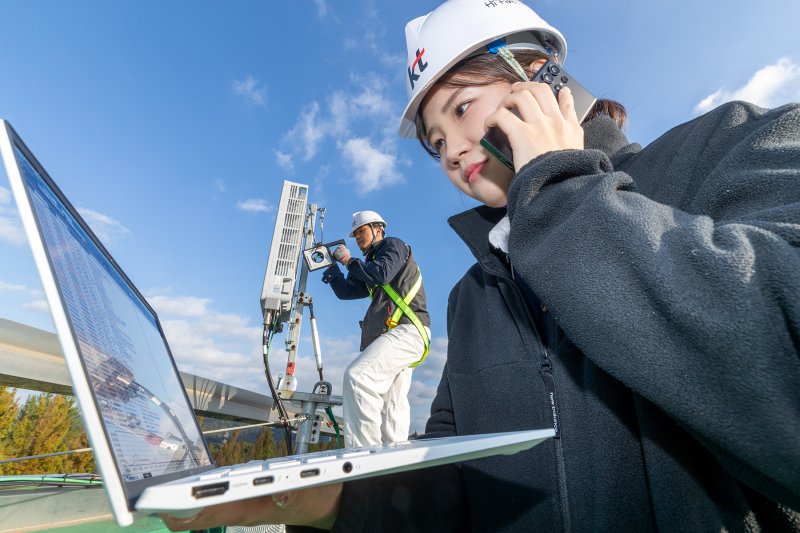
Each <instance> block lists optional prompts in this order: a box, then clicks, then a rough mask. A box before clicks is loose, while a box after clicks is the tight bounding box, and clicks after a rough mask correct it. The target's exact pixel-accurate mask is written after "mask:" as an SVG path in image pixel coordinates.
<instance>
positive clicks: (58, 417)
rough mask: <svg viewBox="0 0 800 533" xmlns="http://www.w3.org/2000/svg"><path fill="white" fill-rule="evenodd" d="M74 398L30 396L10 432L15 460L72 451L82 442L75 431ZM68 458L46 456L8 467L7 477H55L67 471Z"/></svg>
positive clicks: (63, 456)
mask: <svg viewBox="0 0 800 533" xmlns="http://www.w3.org/2000/svg"><path fill="white" fill-rule="evenodd" d="M77 414H78V412H77V408H76V407H75V399H74V398H72V397H68V396H60V395H54V394H39V395H34V396H30V397H28V400H27V401H26V402H25V404H24V405H23V406H22V409H20V411H19V416H18V417H17V419H16V423H15V424H14V426H13V428H12V430H11V435H10V436H11V444H12V446H13V448H14V451H15V456H16V457H25V456H31V455H43V454H48V453H53V452H60V451H65V450H67V449H69V447H68V445H69V444H73V443H77V442H79V440H80V433H77V431H76V429H75V424H76V419H77ZM68 458H69V456H65V455H57V456H53V457H43V458H40V459H31V460H29V461H22V462H16V463H9V464H6V465H3V466H5V467H6V468H5V473H7V474H52V473H61V472H65V471H66V467H67V466H69V465H70V460H69V459H68Z"/></svg>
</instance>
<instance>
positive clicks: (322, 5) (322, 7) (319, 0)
mask: <svg viewBox="0 0 800 533" xmlns="http://www.w3.org/2000/svg"><path fill="white" fill-rule="evenodd" d="M314 4H315V5H316V6H317V16H318V17H319V18H325V15H327V14H328V3H327V2H326V0H314Z"/></svg>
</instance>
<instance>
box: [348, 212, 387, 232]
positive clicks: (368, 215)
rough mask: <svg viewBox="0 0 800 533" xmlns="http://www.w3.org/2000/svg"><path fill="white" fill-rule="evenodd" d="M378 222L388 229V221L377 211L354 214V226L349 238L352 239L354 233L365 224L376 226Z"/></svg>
mask: <svg viewBox="0 0 800 533" xmlns="http://www.w3.org/2000/svg"><path fill="white" fill-rule="evenodd" d="M376 222H378V223H380V224H383V227H386V221H385V220H383V218H382V217H381V216H380V215H379V214H378V213H376V212H375V211H356V212H355V213H353V225H352V227H351V228H350V235H348V237H352V236H353V232H354V231H355V230H357V229H358V228H360V227H361V226H363V225H365V224H374V223H376Z"/></svg>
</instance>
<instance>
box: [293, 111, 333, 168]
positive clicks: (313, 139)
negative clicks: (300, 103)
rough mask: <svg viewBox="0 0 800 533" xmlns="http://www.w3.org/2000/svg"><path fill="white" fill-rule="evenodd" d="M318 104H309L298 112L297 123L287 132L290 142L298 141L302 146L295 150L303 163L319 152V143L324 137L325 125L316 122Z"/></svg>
mask: <svg viewBox="0 0 800 533" xmlns="http://www.w3.org/2000/svg"><path fill="white" fill-rule="evenodd" d="M318 114H319V103H317V102H311V103H310V104H308V105H307V106H306V107H305V108H303V110H302V111H301V112H300V117H298V119H297V122H296V123H295V125H294V127H293V128H292V129H291V130H290V131H289V133H288V135H287V137H288V138H289V139H290V140H294V139H299V140H300V141H301V142H302V143H303V146H302V148H298V149H296V150H295V152H296V153H298V152H299V153H301V154H302V156H303V160H304V161H311V159H313V158H314V156H315V155H317V151H318V150H319V143H320V141H321V140H322V139H323V138H324V137H325V125H324V124H323V123H320V122H319V121H318V120H317V115H318Z"/></svg>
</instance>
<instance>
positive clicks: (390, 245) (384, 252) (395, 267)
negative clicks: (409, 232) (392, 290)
mask: <svg viewBox="0 0 800 533" xmlns="http://www.w3.org/2000/svg"><path fill="white" fill-rule="evenodd" d="M408 256H409V250H408V245H406V243H404V242H403V241H401V240H400V239H398V238H396V237H387V238H386V242H385V243H384V245H383V246H381V247H380V249H379V250H378V253H377V254H376V255H375V258H374V259H372V260H370V261H362V260H361V259H356V258H353V259H352V260H351V261H350V262H349V263H348V264H347V272H348V274H347V279H348V280H349V279H353V280H358V281H362V282H364V283H366V284H367V286H368V287H374V286H376V285H383V284H384V283H389V282H390V281H391V280H393V279H394V277H395V276H397V274H398V272H400V270H401V269H402V268H403V265H405V264H406V261H407V260H408Z"/></svg>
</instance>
